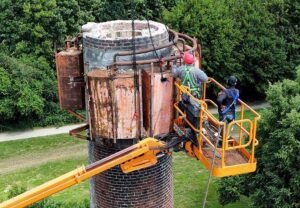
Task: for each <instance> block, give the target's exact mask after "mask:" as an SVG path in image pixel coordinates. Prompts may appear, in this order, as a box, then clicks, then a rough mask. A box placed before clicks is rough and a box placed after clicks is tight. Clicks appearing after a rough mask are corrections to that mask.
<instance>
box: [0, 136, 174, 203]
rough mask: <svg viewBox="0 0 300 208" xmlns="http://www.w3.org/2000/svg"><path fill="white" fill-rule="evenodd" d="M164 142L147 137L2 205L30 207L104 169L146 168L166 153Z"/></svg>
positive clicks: (126, 169) (130, 170) (128, 169)
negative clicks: (159, 154)
mask: <svg viewBox="0 0 300 208" xmlns="http://www.w3.org/2000/svg"><path fill="white" fill-rule="evenodd" d="M164 144H165V143H164V142H161V141H159V140H157V139H153V138H146V139H144V140H142V141H140V142H139V143H137V144H135V145H133V146H130V147H128V148H126V149H124V150H121V151H119V152H117V153H115V154H113V155H110V156H109V157H106V158H104V159H102V160H99V161H97V162H95V163H92V164H90V165H87V166H82V167H79V168H77V169H75V170H73V171H71V172H68V173H66V174H64V175H62V176H60V177H58V178H56V179H53V180H51V181H48V182H46V183H44V184H42V185H40V186H38V187H36V188H34V189H32V190H29V191H27V192H25V193H23V194H21V195H19V196H16V197H14V198H12V199H10V200H8V201H5V202H3V203H1V204H0V207H1V208H17V207H18V208H19V207H26V206H29V205H31V204H33V203H35V202H37V201H40V200H42V199H44V198H46V197H48V196H51V195H53V194H55V193H57V192H60V191H62V190H64V189H66V188H68V187H70V186H73V185H76V184H78V183H80V182H81V181H84V180H86V179H89V178H91V177H92V176H94V175H97V174H99V173H101V172H103V171H106V170H108V169H110V168H113V167H115V166H117V165H120V167H121V169H122V171H123V172H124V173H129V172H132V171H135V170H139V169H143V168H147V167H150V166H153V165H155V164H156V163H157V157H156V156H157V154H158V153H162V152H165V153H167V154H170V153H168V152H167V151H166V150H165V148H164Z"/></svg>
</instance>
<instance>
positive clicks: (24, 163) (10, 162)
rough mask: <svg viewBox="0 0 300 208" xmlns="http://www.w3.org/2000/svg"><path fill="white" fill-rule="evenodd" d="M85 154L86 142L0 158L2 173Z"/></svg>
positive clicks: (0, 171)
mask: <svg viewBox="0 0 300 208" xmlns="http://www.w3.org/2000/svg"><path fill="white" fill-rule="evenodd" d="M84 155H87V148H86V145H85V144H76V145H72V146H67V147H61V148H56V149H52V150H49V151H47V152H38V153H33V154H30V153H29V154H26V155H17V156H14V157H9V158H6V159H3V160H0V175H1V174H6V173H9V172H12V171H16V170H20V169H23V168H29V167H34V166H38V165H42V164H46V163H48V162H51V161H56V160H62V159H70V158H74V157H78V156H84Z"/></svg>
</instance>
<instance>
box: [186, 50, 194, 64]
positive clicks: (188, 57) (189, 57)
mask: <svg viewBox="0 0 300 208" xmlns="http://www.w3.org/2000/svg"><path fill="white" fill-rule="evenodd" d="M183 62H184V63H185V64H193V63H194V55H193V54H190V53H184V54H183Z"/></svg>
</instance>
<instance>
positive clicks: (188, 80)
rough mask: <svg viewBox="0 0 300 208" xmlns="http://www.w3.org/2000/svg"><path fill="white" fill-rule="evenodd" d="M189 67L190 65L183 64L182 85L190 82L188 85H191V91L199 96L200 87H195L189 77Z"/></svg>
mask: <svg viewBox="0 0 300 208" xmlns="http://www.w3.org/2000/svg"><path fill="white" fill-rule="evenodd" d="M191 68H192V67H190V66H188V67H187V66H185V67H184V70H185V72H186V73H185V76H184V78H183V81H182V84H184V85H186V84H187V83H190V85H191V86H189V87H190V90H191V91H192V92H195V93H196V94H197V95H198V96H200V92H199V91H200V87H195V84H194V82H193V81H192V78H191V76H190V71H191Z"/></svg>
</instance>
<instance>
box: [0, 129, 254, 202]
mask: <svg viewBox="0 0 300 208" xmlns="http://www.w3.org/2000/svg"><path fill="white" fill-rule="evenodd" d="M80 142H84V141H80V140H77V139H75V138H71V137H69V136H67V135H58V136H48V137H41V138H35V139H27V140H19V141H10V142H3V143H1V145H0V153H1V158H2V159H3V158H6V157H13V155H16V154H17V155H20V154H24V155H25V154H26V153H27V152H30V154H34V152H40V151H44V153H45V154H47V150H50V149H52V148H56V147H61V146H64V145H65V146H67V145H77V144H78V143H80ZM1 158H0V159H1ZM86 161H87V157H86V156H78V157H75V158H72V159H65V158H61V159H59V160H57V161H52V162H48V163H47V164H43V165H38V166H34V167H32V168H26V169H20V170H17V171H14V172H9V173H6V174H2V175H1V176H0V201H3V200H5V199H7V191H6V190H8V189H9V187H11V186H13V185H18V186H24V187H27V188H28V189H31V188H33V187H35V186H38V185H40V184H42V183H44V182H46V181H48V180H51V179H53V178H55V177H58V176H60V175H62V174H64V173H67V172H68V171H71V170H73V169H75V168H77V167H79V166H80V165H82V164H86ZM8 165H9V164H8ZM173 174H174V179H173V180H174V204H175V207H176V208H193V207H195V208H196V207H200V206H201V203H202V198H203V192H204V190H205V187H206V182H207V178H208V171H207V170H206V169H205V168H204V166H203V165H202V164H201V163H200V162H199V161H197V160H195V159H193V158H189V157H187V156H186V155H185V153H183V152H181V153H175V154H174V155H173ZM218 180H219V179H216V178H213V180H212V182H211V185H210V189H209V193H208V198H207V204H206V205H207V206H206V207H208V208H215V207H222V206H221V205H220V204H219V203H218V200H217V197H218V195H217V187H218V184H217V181H218ZM52 199H54V200H56V201H59V202H67V203H70V202H74V201H78V202H79V201H83V200H85V199H89V184H88V181H86V182H83V183H81V184H79V185H76V186H74V187H71V188H69V189H67V190H64V191H63V192H60V193H58V194H56V195H54V196H52ZM248 204H249V199H247V198H242V200H241V201H240V202H238V203H235V204H231V205H227V206H225V207H232V208H235V207H247V205H248Z"/></svg>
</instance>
